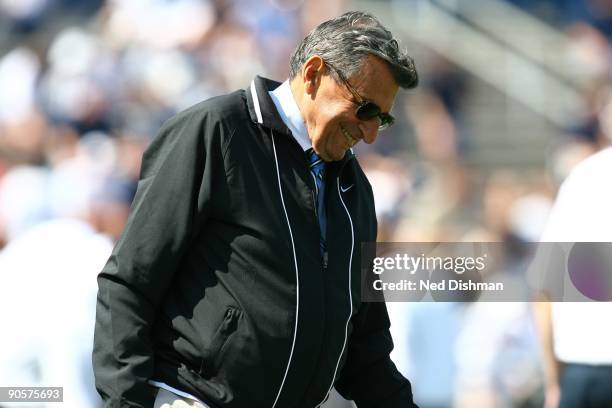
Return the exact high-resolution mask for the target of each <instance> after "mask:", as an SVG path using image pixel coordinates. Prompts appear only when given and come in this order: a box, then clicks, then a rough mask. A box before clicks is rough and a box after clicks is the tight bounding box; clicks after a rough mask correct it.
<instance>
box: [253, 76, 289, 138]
mask: <svg viewBox="0 0 612 408" xmlns="http://www.w3.org/2000/svg"><path fill="white" fill-rule="evenodd" d="M280 85H281V83H280V82H277V81H273V80H271V79H267V78H263V77H260V76H259V75H258V76H256V77H255V79H253V81H251V85H250V86H249V88H248V89H247V90H246V96H247V106H248V109H249V115H250V116H251V120H252V121H253V122H255V123H259V124H260V125H263V126H265V127H267V128H270V129H272V130H274V131H275V132H280V133H283V134H285V135H291V131H290V130H289V128H288V127H287V125H285V123H284V122H283V120H282V119H281V117H280V115H279V114H278V111H277V110H276V106H274V102H273V101H272V98H270V95H269V94H268V92H269V91H272V90H274V89H276V88H277V87H279V86H280Z"/></svg>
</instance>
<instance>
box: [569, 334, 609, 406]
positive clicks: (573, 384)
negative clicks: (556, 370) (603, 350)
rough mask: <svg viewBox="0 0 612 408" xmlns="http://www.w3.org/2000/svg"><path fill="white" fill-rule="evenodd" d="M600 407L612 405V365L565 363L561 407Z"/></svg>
mask: <svg viewBox="0 0 612 408" xmlns="http://www.w3.org/2000/svg"><path fill="white" fill-rule="evenodd" d="M611 347H612V346H611ZM599 407H602V408H603V407H606V408H608V407H612V366H609V365H605V366H596V365H587V364H567V365H565V367H564V369H563V373H562V375H561V402H560V404H559V408H599Z"/></svg>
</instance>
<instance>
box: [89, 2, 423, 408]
mask: <svg viewBox="0 0 612 408" xmlns="http://www.w3.org/2000/svg"><path fill="white" fill-rule="evenodd" d="M416 83H417V74H416V71H415V68H414V64H413V62H412V59H411V58H410V57H408V56H407V55H405V54H404V53H402V52H401V51H400V50H399V49H398V44H397V42H396V41H395V40H394V39H393V37H392V35H391V33H390V32H389V31H387V30H386V29H385V28H384V27H383V26H382V25H381V24H380V23H379V22H378V20H376V18H374V17H373V16H371V15H369V14H366V13H361V12H350V13H346V14H344V15H342V16H340V17H338V18H335V19H332V20H329V21H326V22H324V23H322V24H320V25H319V26H317V27H316V28H315V29H314V30H313V31H312V32H311V33H310V34H309V35H308V36H307V37H306V38H305V39H304V40H303V41H302V43H301V44H300V45H299V46H298V48H297V49H296V51H295V52H294V54H293V55H292V57H291V73H290V79H289V80H288V81H286V82H284V83H282V84H279V83H277V82H274V81H271V80H268V79H264V78H261V77H256V78H255V80H254V81H253V82H252V83H251V85H250V87H249V88H248V89H246V90H241V91H237V92H234V93H232V94H229V95H225V96H220V97H216V98H213V99H211V100H208V101H205V102H202V103H200V104H198V105H196V106H194V107H192V108H190V109H188V110H186V111H185V112H182V113H180V114H178V115H177V116H176V117H174V118H173V119H171V120H169V121H168V122H167V123H166V124H165V125H164V126H163V127H162V129H161V130H160V132H159V135H158V136H157V138H156V139H155V140H154V141H153V143H152V144H151V146H150V147H149V149H148V150H147V152H146V153H145V155H144V158H143V165H142V174H141V180H140V181H139V185H138V191H137V193H136V198H135V201H134V204H133V206H132V213H131V215H130V219H129V221H128V224H127V226H126V228H125V231H124V233H123V235H122V237H121V239H120V240H119V242H118V244H117V246H116V247H115V249H114V251H113V254H112V255H111V257H110V259H109V260H108V263H107V264H106V266H105V268H104V270H103V271H102V273H100V275H99V277H98V284H99V292H98V304H97V315H96V334H95V344H94V355H93V357H94V365H95V374H96V384H97V388H98V391H99V393H100V394H101V396H102V398H103V399H104V401H105V406H107V407H151V406H156V407H169V406H172V407H183V406H197V407H202V406H204V407H206V406H210V407H279V408H280V407H317V406H319V405H320V404H322V403H323V402H324V401H325V400H326V398H327V396H328V395H329V392H330V391H331V389H332V387H336V389H337V390H338V391H339V393H340V394H341V395H342V396H344V397H346V398H347V399H353V400H354V401H355V402H356V403H357V405H358V406H359V407H413V406H414V403H413V401H412V392H411V387H410V383H409V382H408V381H407V380H406V379H405V378H403V377H402V376H401V375H400V374H399V372H398V371H397V370H396V368H395V365H394V364H393V363H392V362H391V360H390V359H389V353H390V351H391V349H392V347H393V345H392V341H391V337H390V335H389V319H388V317H387V311H386V308H385V305H384V303H365V302H361V299H360V257H361V254H360V246H361V243H362V242H366V241H375V240H376V218H375V214H374V202H373V196H372V189H371V187H370V185H369V183H368V181H367V179H366V177H365V175H364V173H363V171H362V170H361V168H360V166H359V163H358V161H357V159H356V158H355V156H354V155H353V152H352V150H351V147H352V146H353V145H355V144H356V143H358V142H360V141H362V140H363V141H364V142H366V143H373V142H374V141H375V140H376V137H377V134H378V131H379V130H380V129H384V128H385V127H388V126H390V125H391V124H393V117H392V116H391V115H390V114H389V111H390V110H391V107H392V105H393V101H394V99H395V95H396V93H397V91H398V88H399V87H402V88H412V87H414V86H415V85H416Z"/></svg>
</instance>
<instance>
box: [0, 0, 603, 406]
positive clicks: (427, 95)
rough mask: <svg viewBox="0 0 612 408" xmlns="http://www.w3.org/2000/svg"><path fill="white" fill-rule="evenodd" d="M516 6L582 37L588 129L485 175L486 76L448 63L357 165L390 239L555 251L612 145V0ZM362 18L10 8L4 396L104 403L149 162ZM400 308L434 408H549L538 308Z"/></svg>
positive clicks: (242, 0)
mask: <svg viewBox="0 0 612 408" xmlns="http://www.w3.org/2000/svg"><path fill="white" fill-rule="evenodd" d="M411 1H412V0H411ZM415 1H416V0H415ZM376 3H377V4H385V3H386V2H385V1H383V0H378V1H376ZM512 3H515V4H516V5H518V6H520V7H522V8H524V9H525V10H527V11H528V12H530V13H533V14H534V15H535V16H537V17H538V18H541V19H543V20H545V21H547V22H548V23H549V24H553V25H555V26H556V28H557V29H558V30H561V31H563V32H565V33H567V34H568V39H569V41H570V44H568V49H570V50H573V51H572V52H573V53H574V54H575V55H574V58H575V59H576V61H577V65H578V66H580V67H581V68H582V71H581V72H582V74H583V76H584V77H585V80H584V81H583V82H582V84H581V92H582V95H583V98H584V102H585V106H587V107H588V114H587V115H586V116H577V117H576V118H575V121H574V122H573V126H571V127H568V128H566V129H558V133H559V134H558V138H557V139H556V140H555V141H554V142H553V143H552V144H551V145H550V148H549V149H548V150H547V151H542V152H541V157H542V160H541V166H540V167H539V168H535V169H534V168H529V169H522V168H492V169H491V168H486V169H483V168H479V167H478V166H474V165H473V164H471V163H470V161H469V160H467V159H466V157H468V155H469V152H470V149H472V148H473V145H472V143H473V142H472V141H471V138H470V133H471V132H472V129H470V128H469V125H467V124H466V123H467V121H466V118H465V106H464V103H463V101H464V100H465V99H466V98H468V97H469V94H470V92H471V89H472V85H473V83H474V81H476V79H475V78H473V77H470V76H469V75H468V74H466V73H465V72H463V71H462V70H461V69H459V68H457V67H455V66H453V65H452V64H450V63H449V62H447V61H446V60H445V59H444V58H443V57H442V56H440V55H437V54H434V53H433V52H431V51H430V52H429V54H428V55H427V58H424V59H423V60H421V61H419V60H417V68H418V69H419V72H420V75H421V79H422V81H421V84H422V85H421V86H420V87H419V88H418V89H417V90H416V91H415V92H412V93H410V94H407V95H403V96H401V97H400V99H399V100H398V101H397V103H396V106H395V108H394V111H395V115H396V116H397V117H398V118H399V120H398V122H399V123H398V124H397V125H396V126H394V127H393V128H391V129H389V130H388V131H387V132H385V134H383V135H381V137H380V138H379V141H377V143H376V144H375V145H371V146H369V145H368V146H365V145H363V146H362V145H359V146H357V149H356V153H357V155H358V157H359V159H360V162H361V164H362V166H363V167H364V169H365V170H366V172H367V174H368V177H369V179H370V181H371V183H372V185H373V189H374V193H375V200H376V207H377V215H378V217H379V229H380V231H379V241H395V242H403V241H502V242H508V243H512V242H515V241H523V242H533V241H538V239H539V236H540V234H541V232H542V229H543V228H544V225H545V223H546V219H547V215H548V212H549V210H550V207H551V205H552V202H553V200H554V197H555V194H556V191H557V188H558V186H559V183H560V182H561V181H562V180H563V179H564V178H565V176H566V175H567V174H568V173H569V171H570V170H571V169H572V168H573V167H574V166H575V165H576V164H577V163H578V162H580V161H581V160H583V159H584V158H586V157H588V156H589V155H591V154H593V153H594V152H596V151H598V150H600V149H601V148H603V147H605V146H607V145H608V144H610V141H612V98H611V93H610V87H609V73H610V72H612V70H611V69H610V68H611V66H610V64H611V62H612V59H611V54H610V38H611V37H610V35H612V2H610V1H605V0H585V1H561V0H558V1H552V0H551V1H544V0H540V1H519V0H514V1H512ZM578 4H580V5H581V7H579V6H578ZM350 6H351V3H350V1H347V0H173V1H170V0H129V1H127V0H125V1H121V0H106V1H104V0H19V1H18V0H0V322H1V324H2V327H3V329H2V332H3V334H4V335H3V336H2V337H3V340H2V346H1V347H0V385H2V386H6V385H33V384H35V385H62V386H64V398H65V401H66V405H65V406H70V407H72V406H74V407H85V406H88V407H89V406H91V407H94V406H96V404H97V401H98V400H97V396H96V395H95V390H94V389H93V385H92V381H93V380H92V375H91V363H90V362H89V353H90V352H91V336H92V329H93V327H92V325H93V310H94V305H95V291H96V286H95V276H96V274H97V273H98V271H99V270H100V269H101V267H102V265H103V264H104V262H105V260H106V257H107V256H108V254H109V253H110V249H111V248H112V244H113V242H114V241H115V240H116V239H117V238H118V236H119V235H120V233H121V231H122V228H123V226H124V224H125V222H126V219H127V215H128V211H129V205H130V203H131V200H132V198H133V195H134V193H135V189H136V183H137V180H138V174H139V163H140V159H141V156H142V153H143V151H144V149H145V148H146V147H147V145H148V143H149V142H150V140H151V139H152V137H154V135H155V134H156V132H157V129H158V128H159V126H160V125H161V123H163V122H164V121H165V120H166V119H168V118H169V117H171V116H172V115H173V114H175V113H176V112H178V111H180V110H183V109H185V108H187V107H189V106H190V105H192V104H194V103H196V102H198V101H200V100H203V99H206V98H208V97H211V96H213V95H217V94H220V93H224V92H227V91H233V90H235V89H238V88H245V87H246V86H248V84H249V82H250V80H251V79H252V77H253V76H254V75H255V74H259V75H263V76H267V77H270V78H274V79H277V80H283V79H285V78H286V77H287V75H288V59H289V55H290V53H291V51H292V50H293V48H294V47H295V45H296V44H297V42H298V41H299V40H301V38H303V36H304V35H305V33H306V32H308V31H309V30H310V29H311V28H312V27H314V26H315V25H316V24H317V23H318V22H320V21H322V20H324V19H326V18H329V17H331V16H335V15H338V14H340V13H341V12H342V11H345V10H347V9H350V8H351V7H350ZM404 45H406V46H408V48H410V44H404ZM551 97H554V96H551ZM389 309H390V314H391V317H392V321H393V322H394V323H393V324H394V332H393V334H394V336H396V345H397V348H396V351H395V353H396V355H395V357H396V360H397V361H398V366H399V367H400V369H401V370H402V371H404V372H405V373H406V374H407V375H408V376H409V378H410V379H411V380H413V383H414V389H415V395H416V401H417V402H420V405H422V406H424V407H436V406H439V407H443V406H470V407H479V406H483V407H487V406H538V405H537V404H538V403H539V402H538V401H540V400H539V398H541V385H542V382H541V377H542V375H541V369H540V366H539V362H538V361H539V360H538V358H539V357H538V349H537V339H536V336H535V334H534V330H533V327H532V324H531V322H530V318H529V310H528V309H529V305H528V303H523V304H517V305H514V306H512V305H511V306H508V305H499V304H497V305H493V304H487V303H480V304H478V303H474V304H455V303H440V304H414V305H411V304H401V305H400V304H393V305H390V306H389ZM396 322H397V323H396ZM457 350H461V351H462V352H461V353H458V352H457ZM460 379H461V380H460ZM83 390H85V391H83ZM334 401H335V400H332V402H330V403H328V405H329V406H338V407H339V406H342V403H341V402H338V401H336V402H334ZM540 403H541V401H540ZM334 404H335V405H334ZM0 405H1V404H0Z"/></svg>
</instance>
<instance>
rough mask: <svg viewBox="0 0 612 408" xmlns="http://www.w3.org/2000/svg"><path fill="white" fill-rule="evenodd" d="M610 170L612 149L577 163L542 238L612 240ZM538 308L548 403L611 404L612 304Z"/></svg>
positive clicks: (549, 407)
mask: <svg viewBox="0 0 612 408" xmlns="http://www.w3.org/2000/svg"><path fill="white" fill-rule="evenodd" d="M610 174H612V148H608V149H605V150H602V151H600V152H598V153H596V154H594V155H593V156H591V157H589V158H587V159H585V160H583V161H582V162H580V163H579V164H578V165H576V166H575V168H574V170H573V171H572V172H571V174H570V175H569V176H568V178H567V179H566V180H565V181H564V182H563V184H562V186H561V189H560V190H559V194H558V197H557V200H556V202H555V204H554V207H553V209H552V212H551V215H550V218H549V221H548V225H547V227H546V230H545V232H544V234H543V235H542V238H541V240H542V242H591V243H595V242H606V243H609V242H610V241H612V232H611V231H612V216H611V215H610V209H611V208H612V192H611V190H610V188H609V184H610ZM562 272H563V274H562V279H566V278H565V275H566V272H565V271H562ZM609 273H610V271H609V270H608V271H607V274H608V276H609ZM535 312H536V320H537V323H538V329H539V333H540V337H541V342H542V347H543V357H544V363H545V372H546V402H545V407H546V408H555V407H560V408H573V407H581V408H599V407H602V408H603V407H609V406H611V405H612V347H610V345H611V344H612V325H610V316H612V303H610V302H594V301H588V302H587V301H585V302H553V303H551V302H549V301H542V302H538V303H536V304H535Z"/></svg>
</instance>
